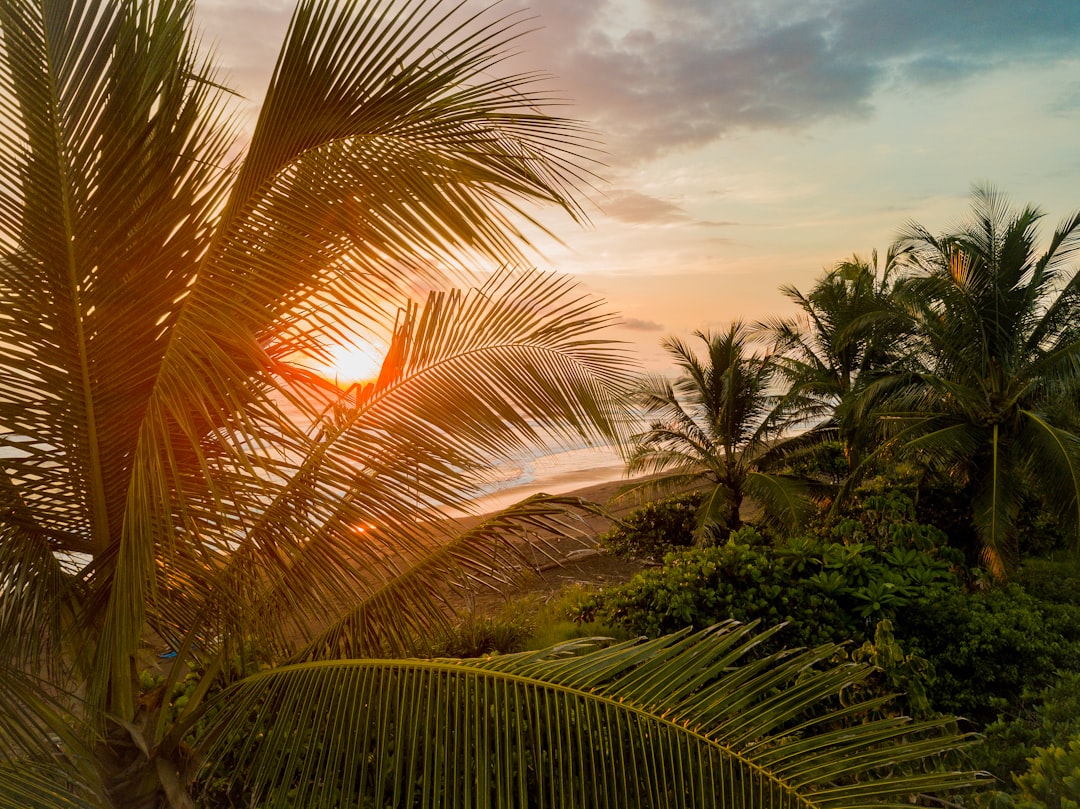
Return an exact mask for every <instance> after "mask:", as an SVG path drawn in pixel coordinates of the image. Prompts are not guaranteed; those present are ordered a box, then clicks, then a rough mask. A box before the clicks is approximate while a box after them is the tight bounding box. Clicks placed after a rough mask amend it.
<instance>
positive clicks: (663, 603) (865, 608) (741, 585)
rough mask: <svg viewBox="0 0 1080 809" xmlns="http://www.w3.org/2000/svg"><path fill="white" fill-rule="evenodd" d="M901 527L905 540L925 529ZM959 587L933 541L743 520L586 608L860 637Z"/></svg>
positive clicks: (649, 627)
mask: <svg viewBox="0 0 1080 809" xmlns="http://www.w3.org/2000/svg"><path fill="white" fill-rule="evenodd" d="M893 536H894V538H895V539H897V540H900V541H902V542H907V541H908V540H910V539H911V537H912V536H914V537H915V538H916V539H917V538H919V537H920V536H921V533H920V531H918V530H915V531H913V532H910V535H905V534H904V533H903V532H901V531H896V532H894V534H893ZM958 588H959V580H958V578H957V576H956V575H955V574H954V572H953V570H952V564H951V563H950V562H949V561H947V560H944V559H941V558H939V557H938V555H937V551H936V549H933V548H931V549H929V550H920V549H917V548H914V547H910V544H909V545H908V546H907V547H905V546H904V545H902V544H901V545H896V546H893V547H888V548H881V547H878V546H876V545H871V544H868V543H863V542H856V543H852V544H843V543H840V542H833V541H824V540H822V539H819V538H813V537H804V538H798V539H793V540H788V541H786V542H783V543H780V544H778V545H776V546H771V547H770V546H768V545H766V544H764V543H763V542H762V541H761V539H760V536H759V535H758V534H757V533H756V532H755V531H754V530H753V529H743V530H742V531H740V532H737V533H735V534H733V535H732V537H731V539H730V540H729V541H728V542H727V543H726V544H724V545H721V546H717V547H712V548H700V549H693V550H689V551H683V552H680V553H673V554H669V555H668V556H667V557H665V559H664V567H663V568H662V569H658V570H646V571H643V572H641V573H639V574H638V575H637V576H635V577H634V578H633V579H631V580H630V581H629V582H628V583H626V584H625V585H621V586H619V587H615V588H611V589H608V590H605V591H602V592H601V593H599V594H597V595H596V596H594V597H593V598H592V599H590V600H588V601H586V602H585V603H584V604H583V605H582V609H581V612H580V613H579V616H578V617H579V619H581V620H600V621H601V622H603V623H609V624H618V625H621V626H624V627H626V628H627V629H628V630H630V631H631V632H634V633H641V634H645V635H649V636H656V635H661V634H664V633H667V632H673V631H676V630H678V629H681V628H683V627H685V626H687V625H693V626H695V627H699V628H700V627H704V626H708V625H711V624H714V623H718V622H720V621H723V620H727V619H729V618H734V619H735V620H738V621H744V622H747V621H753V620H761V621H762V622H763V623H764V624H765V625H767V626H770V625H774V624H777V623H781V622H786V623H788V624H790V626H789V627H788V629H787V630H786V631H785V633H784V634H782V635H781V637H780V640H781V641H782V642H783V643H787V644H794V645H817V644H820V643H826V642H838V641H844V640H849V639H854V640H856V641H858V642H861V641H863V640H865V639H867V634H868V631H870V630H872V629H873V627H874V626H875V624H876V623H877V622H878V621H880V620H881V619H893V618H894V617H895V615H896V613H897V611H898V610H900V609H902V608H904V607H906V606H908V605H909V604H911V603H912V602H914V601H918V600H922V599H926V598H928V597H929V594H930V593H934V592H937V591H946V592H952V591H956V590H958Z"/></svg>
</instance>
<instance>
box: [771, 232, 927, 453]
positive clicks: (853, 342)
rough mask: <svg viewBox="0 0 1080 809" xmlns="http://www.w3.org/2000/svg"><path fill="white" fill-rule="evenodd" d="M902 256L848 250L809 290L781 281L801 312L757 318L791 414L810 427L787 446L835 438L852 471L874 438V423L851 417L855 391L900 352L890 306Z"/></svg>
mask: <svg viewBox="0 0 1080 809" xmlns="http://www.w3.org/2000/svg"><path fill="white" fill-rule="evenodd" d="M899 258H900V254H899V253H898V252H897V249H896V248H893V249H890V250H889V252H888V254H887V256H886V258H885V265H884V268H882V269H879V268H878V254H877V251H876V250H875V251H874V252H873V254H872V256H871V258H870V260H869V261H867V260H865V259H861V258H859V257H858V256H852V257H851V258H850V259H848V260H846V261H842V262H839V263H838V264H837V265H836V266H835V267H833V269H831V270H829V271H828V272H827V273H826V274H825V275H824V276H823V277H822V278H820V279H818V281H817V282H816V283H815V284H814V286H813V288H812V289H811V290H810V292H809V293H805V294H804V293H803V292H800V291H799V290H798V289H797V288H795V287H793V286H784V287H781V288H780V291H781V292H782V293H783V294H784V295H785V296H786V297H787V298H788V299H789V300H791V301H792V302H793V303H794V304H795V305H796V306H797V307H798V309H799V310H800V311H799V314H798V315H796V316H793V317H786V318H773V319H771V320H767V321H763V322H762V323H760V324H758V328H759V329H760V330H761V331H762V333H763V334H764V335H765V336H766V337H767V338H769V339H770V340H771V341H772V343H773V350H774V352H775V354H776V356H775V358H774V362H775V364H776V367H777V372H778V375H779V376H780V377H781V378H783V379H784V380H785V382H786V387H787V390H788V394H787V395H788V398H789V404H790V414H791V418H792V419H793V420H795V421H796V422H798V426H800V427H803V428H807V427H808V428H809V429H807V430H806V432H805V433H804V434H803V435H802V437H801V438H800V439H799V440H798V442H792V447H791V449H795V448H796V444H797V445H798V446H799V447H800V448H801V447H807V448H813V447H815V446H819V445H820V444H821V442H823V441H830V440H832V441H839V443H840V445H841V447H842V449H843V452H844V457H845V459H846V461H847V465H848V471H849V473H850V472H852V471H854V470H855V469H856V468H857V467H858V465H859V461H860V459H861V457H862V454H863V453H864V452H865V450H866V449H867V447H868V446H870V445H871V444H872V441H873V436H872V434H871V428H872V424H873V422H872V421H870V420H866V419H855V418H852V417H851V413H850V405H851V403H852V401H853V398H854V394H855V393H856V392H857V391H858V390H859V389H860V388H861V387H862V386H865V384H866V383H867V382H869V381H870V380H871V379H872V378H873V377H874V375H875V374H880V373H882V372H884V371H886V370H889V369H891V368H892V366H894V365H895V363H896V361H897V360H898V358H899V357H900V356H902V355H903V344H904V337H905V335H904V333H903V330H902V329H903V327H904V325H906V324H904V323H903V322H902V321H901V322H899V323H898V322H897V318H896V317H895V314H894V313H893V310H892V308H891V306H890V304H889V297H890V294H891V290H892V286H893V283H894V277H893V276H894V271H895V269H896V266H897V262H898V259H899Z"/></svg>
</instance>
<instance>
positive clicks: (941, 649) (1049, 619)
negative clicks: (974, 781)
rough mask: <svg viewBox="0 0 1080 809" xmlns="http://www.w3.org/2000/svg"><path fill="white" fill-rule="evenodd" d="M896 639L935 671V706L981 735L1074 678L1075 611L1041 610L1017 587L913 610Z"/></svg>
mask: <svg viewBox="0 0 1080 809" xmlns="http://www.w3.org/2000/svg"><path fill="white" fill-rule="evenodd" d="M898 634H899V635H901V636H902V638H903V639H904V640H905V644H906V645H908V646H910V647H911V648H912V650H913V651H916V652H917V653H919V654H921V655H923V656H924V657H926V658H927V659H928V660H930V661H931V663H932V664H933V666H934V671H935V675H936V683H935V687H934V707H935V708H937V709H938V710H940V711H944V712H947V713H955V714H958V715H960V716H964V717H966V718H968V719H970V720H972V721H974V722H975V723H977V725H978V726H979V727H980V728H981V727H985V726H987V725H989V724H990V723H992V722H994V721H996V720H997V719H998V717H999V715H1004V716H1006V717H1012V716H1015V715H1016V714H1017V711H1018V706H1022V705H1023V704H1024V703H1025V701H1030V700H1031V698H1032V696H1033V695H1035V694H1037V693H1038V692H1039V691H1041V690H1043V689H1045V688H1047V687H1049V686H1050V685H1052V684H1053V682H1054V680H1055V678H1056V677H1057V674H1058V672H1064V671H1080V607H1076V606H1072V605H1063V604H1050V603H1044V602H1042V601H1040V600H1039V599H1037V598H1035V597H1034V596H1032V595H1030V594H1029V593H1027V592H1026V591H1025V590H1024V589H1023V588H1022V587H1021V586H1020V585H1018V584H1016V583H1012V584H1009V585H1007V586H1005V587H1002V588H996V589H993V590H989V591H988V592H985V593H975V594H971V595H967V594H964V593H962V592H959V591H957V592H951V593H950V592H945V591H941V592H938V593H935V594H933V596H932V597H930V598H928V599H927V600H926V601H923V602H915V603H912V604H911V605H910V606H909V608H908V609H907V610H905V612H904V615H903V616H902V620H901V621H899V622H898Z"/></svg>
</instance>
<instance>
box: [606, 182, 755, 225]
mask: <svg viewBox="0 0 1080 809" xmlns="http://www.w3.org/2000/svg"><path fill="white" fill-rule="evenodd" d="M600 208H601V209H602V210H603V212H604V215H605V216H606V217H608V218H610V219H617V220H619V221H620V222H626V223H628V224H631V225H698V226H702V227H730V226H732V225H736V224H738V223H737V222H716V221H712V220H704V219H694V218H693V217H692V216H690V214H688V213H687V212H686V211H685V210H683V208H682V207H680V206H679V205H676V204H675V203H674V202H671V201H670V200H666V199H660V198H659V197H653V196H650V195H649V194H643V193H641V192H640V191H634V190H633V189H629V188H617V189H614V190H612V191H609V192H608V193H607V195H606V197H605V199H604V201H603V202H602V203H601V205H600Z"/></svg>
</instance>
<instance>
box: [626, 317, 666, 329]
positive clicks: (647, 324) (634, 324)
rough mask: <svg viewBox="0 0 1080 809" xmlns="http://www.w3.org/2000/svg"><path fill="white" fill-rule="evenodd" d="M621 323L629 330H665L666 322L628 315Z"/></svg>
mask: <svg viewBox="0 0 1080 809" xmlns="http://www.w3.org/2000/svg"><path fill="white" fill-rule="evenodd" d="M619 325H620V326H621V327H622V328H624V329H626V330H628V331H663V330H664V324H662V323H656V322H655V321H652V320H642V319H640V318H636V317H628V318H624V319H623V320H620V321H619Z"/></svg>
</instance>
